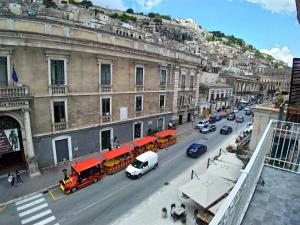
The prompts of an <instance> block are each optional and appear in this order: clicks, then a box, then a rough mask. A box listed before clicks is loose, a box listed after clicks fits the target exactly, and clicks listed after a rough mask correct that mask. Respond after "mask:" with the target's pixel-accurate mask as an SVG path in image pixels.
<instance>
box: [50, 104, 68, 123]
mask: <svg viewBox="0 0 300 225" xmlns="http://www.w3.org/2000/svg"><path fill="white" fill-rule="evenodd" d="M53 111H54V123H62V122H66V107H65V102H64V101H61V102H53Z"/></svg>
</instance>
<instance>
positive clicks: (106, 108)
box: [101, 98, 110, 116]
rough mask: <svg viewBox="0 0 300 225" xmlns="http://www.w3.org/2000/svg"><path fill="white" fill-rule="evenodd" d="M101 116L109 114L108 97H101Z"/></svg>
mask: <svg viewBox="0 0 300 225" xmlns="http://www.w3.org/2000/svg"><path fill="white" fill-rule="evenodd" d="M101 105H102V116H110V98H102V99H101Z"/></svg>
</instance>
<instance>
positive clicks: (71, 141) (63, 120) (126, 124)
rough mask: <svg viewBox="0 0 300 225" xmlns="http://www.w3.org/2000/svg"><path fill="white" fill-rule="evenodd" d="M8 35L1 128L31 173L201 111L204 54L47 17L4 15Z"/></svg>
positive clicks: (3, 33) (3, 35)
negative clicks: (14, 133) (14, 134)
mask: <svg viewBox="0 0 300 225" xmlns="http://www.w3.org/2000/svg"><path fill="white" fill-rule="evenodd" d="M0 39H1V45H0V59H1V68H0V69H1V74H0V75H1V82H2V83H1V87H0V94H1V96H0V103H1V105H0V124H2V127H1V129H3V130H5V129H13V128H16V129H17V130H18V132H19V134H20V135H19V139H20V143H21V145H22V148H21V150H20V152H22V153H21V155H22V157H20V158H21V160H24V161H25V163H26V164H27V166H28V167H29V170H30V173H31V174H34V173H38V168H44V167H48V166H53V165H56V164H59V163H62V162H63V161H65V160H72V159H73V158H76V157H80V156H82V155H85V154H89V153H92V152H97V151H105V150H107V149H108V148H109V147H110V146H112V147H115V145H116V144H118V142H119V143H126V142H129V141H132V140H134V139H138V138H141V137H143V136H146V135H148V132H150V131H151V130H152V131H153V130H163V129H166V128H167V124H168V123H169V121H173V122H175V123H183V122H186V121H189V120H192V119H193V117H194V116H195V115H196V114H197V102H198V101H197V98H198V94H199V90H198V85H199V84H198V83H199V78H200V75H201V71H202V69H201V65H202V61H201V58H200V57H197V56H191V55H188V54H186V53H183V52H179V51H176V50H172V49H168V48H163V47H161V46H159V45H153V44H149V43H146V42H144V41H143V40H139V39H129V38H126V37H120V36H118V35H116V34H114V33H108V32H103V31H99V30H93V29H89V28H86V27H80V26H72V27H70V26H68V25H66V24H63V23H59V24H58V23H55V22H54V21H50V20H42V19H30V20H29V19H25V18H24V19H9V18H0ZM13 70H15V72H16V74H17V77H18V82H17V83H16V82H15V81H13V79H12V77H11V74H12V72H13ZM8 120H9V121H14V122H7V121H8ZM7 124H17V125H7ZM6 153H7V154H2V156H7V155H9V154H10V155H11V157H14V154H15V152H14V151H13V150H11V149H10V151H7V152H6ZM0 155H1V153H0ZM2 158H3V157H2Z"/></svg>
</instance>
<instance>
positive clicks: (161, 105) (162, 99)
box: [159, 95, 165, 109]
mask: <svg viewBox="0 0 300 225" xmlns="http://www.w3.org/2000/svg"><path fill="white" fill-rule="evenodd" d="M159 108H160V109H162V108H165V95H159Z"/></svg>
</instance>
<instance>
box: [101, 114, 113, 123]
mask: <svg viewBox="0 0 300 225" xmlns="http://www.w3.org/2000/svg"><path fill="white" fill-rule="evenodd" d="M101 122H102V123H109V122H111V115H107V116H101Z"/></svg>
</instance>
